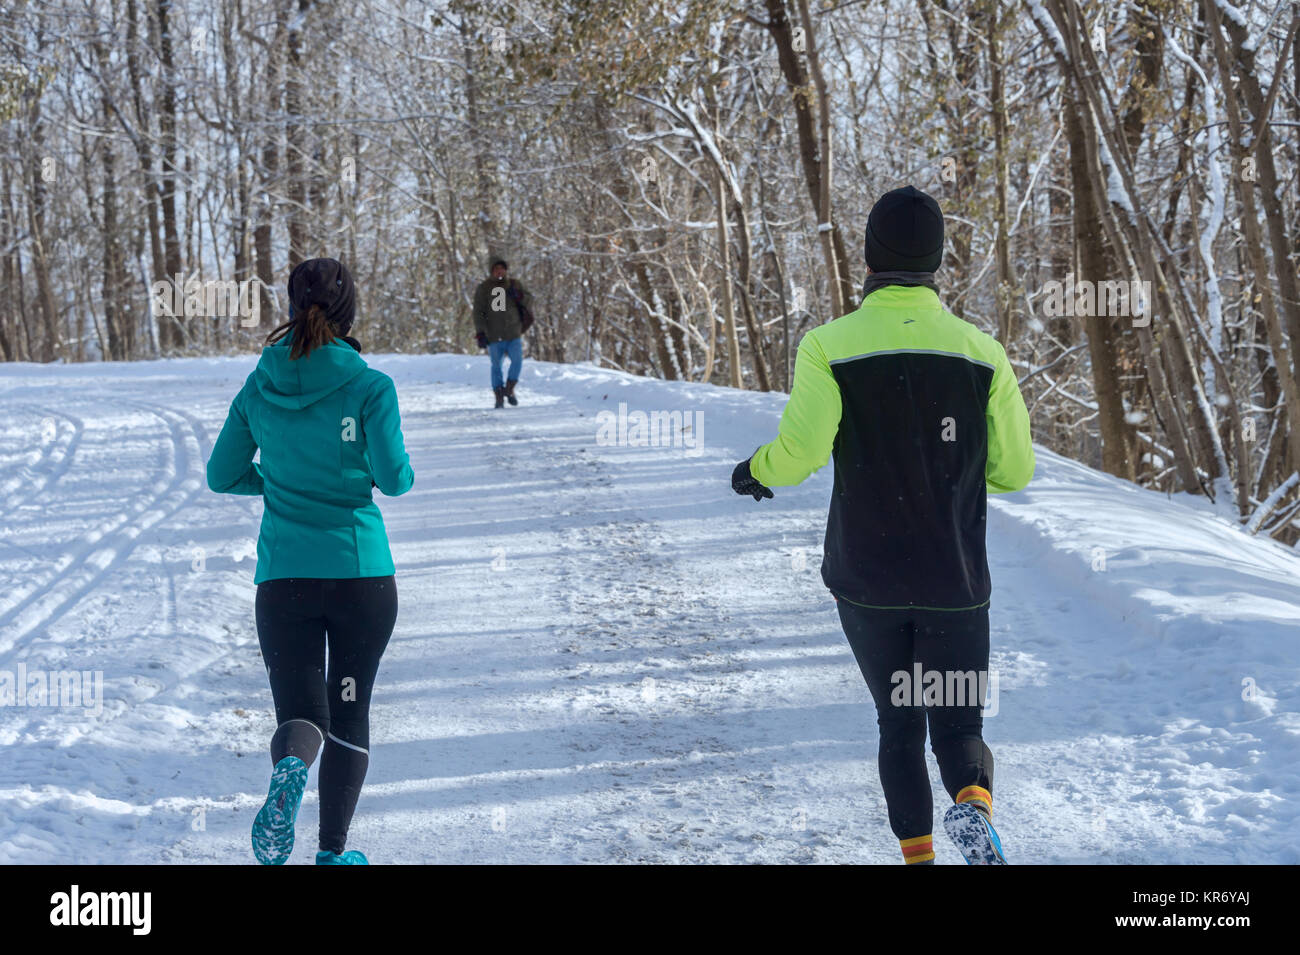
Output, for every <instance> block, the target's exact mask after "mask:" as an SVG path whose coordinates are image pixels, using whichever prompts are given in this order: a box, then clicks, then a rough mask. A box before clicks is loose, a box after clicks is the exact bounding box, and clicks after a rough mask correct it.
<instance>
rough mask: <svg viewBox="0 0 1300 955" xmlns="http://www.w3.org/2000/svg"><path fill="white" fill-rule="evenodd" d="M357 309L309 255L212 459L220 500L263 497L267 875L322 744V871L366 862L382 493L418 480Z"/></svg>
mask: <svg viewBox="0 0 1300 955" xmlns="http://www.w3.org/2000/svg"><path fill="white" fill-rule="evenodd" d="M355 311H356V301H355V293H354V289H353V285H352V277H351V276H350V275H349V274H348V270H347V269H346V268H344V267H343V265H342V264H341V263H339V262H336V261H335V260H334V259H310V260H308V261H306V262H303V263H302V264H301V265H299V266H298V267H297V268H295V269H294V270H293V273H292V274H291V275H290V276H289V321H288V322H286V323H285V324H284V325H281V326H280V327H279V328H277V329H275V331H273V332H271V334H270V335H269V336H267V347H265V348H263V349H262V357H261V360H260V361H259V362H258V363H257V368H256V370H255V371H254V372H253V373H252V374H251V375H249V376H248V380H247V381H246V382H244V387H243V388H242V389H240V392H239V394H238V395H236V396H235V400H234V401H233V402H232V403H231V405H230V413H229V415H228V416H227V417H226V423H225V426H224V427H223V428H222V429H221V435H220V436H219V437H218V438H217V443H216V446H215V447H213V449H212V458H211V459H210V460H209V461H208V487H210V488H211V489H212V490H214V491H217V492H219V493H226V494H260V495H262V498H263V501H264V503H265V510H264V511H263V514H262V528H261V533H260V534H259V535H258V539H257V575H256V577H255V578H254V582H255V583H256V584H257V609H256V616H257V637H258V641H259V642H260V643H261V646H262V658H263V660H264V661H265V663H266V670H267V674H268V675H269V677H270V680H271V695H272V697H273V699H274V700H275V717H276V722H277V723H278V724H279V727H278V728H277V729H276V731H275V735H274V736H272V737H271V762H272V763H273V764H274V766H275V769H274V771H273V772H272V774H271V786H270V792H269V793H268V794H267V797H266V804H265V805H264V806H263V807H262V809H261V811H260V812H258V814H257V818H256V819H255V820H254V822H253V853H254V855H256V856H257V859H258V861H259V862H261V863H263V864H265V865H282V864H284V862H285V860H287V859H288V858H289V853H290V852H292V851H293V840H294V821H295V819H296V818H297V815H298V806H299V805H300V804H301V802H302V793H303V787H304V786H305V785H306V782H307V768H308V767H309V766H310V765H311V764H312V762H313V761H314V760H315V759H316V754H317V753H318V752H320V751H321V749H322V747H323V748H324V754H323V755H322V757H321V768H320V851H319V852H317V853H316V864H317V865H367V864H368V863H367V861H366V857H365V856H364V855H362V854H361V853H360V852H357V851H356V850H350V851H344V843H345V842H346V840H347V834H348V825H349V824H350V823H351V821H352V814H353V812H354V811H355V810H356V806H357V797H358V796H359V795H360V794H361V784H362V782H363V781H364V780H365V776H366V767H367V764H368V763H369V754H368V747H369V745H370V721H369V720H370V717H369V712H370V693H371V689H372V687H373V685H374V680H375V674H376V673H377V672H378V670H379V658H380V656H381V655H382V654H383V652H384V648H385V647H386V646H387V645H388V640H389V637H390V636H392V633H393V624H394V622H395V621H396V619H397V586H396V582H395V580H394V578H393V572H394V568H393V558H392V554H391V553H390V552H389V549H388V535H387V533H386V532H385V530H384V519H383V516H382V515H381V514H380V513H379V508H378V506H377V505H376V504H375V502H374V500H373V498H372V493H373V488H376V487H377V488H378V489H379V490H380V491H381V492H383V493H384V494H387V495H389V496H390V497H396V496H397V495H399V494H405V493H406V492H407V491H409V490H410V489H411V484H412V483H413V481H414V478H415V475H414V473H413V472H412V470H411V463H410V457H409V456H408V455H407V453H406V448H405V445H404V443H403V441H402V429H401V421H400V418H399V416H398V411H397V391H396V389H395V388H394V387H393V381H392V379H391V378H389V377H388V376H387V375H385V374H382V373H381V372H378V371H374V370H372V369H370V368H368V367H367V366H366V363H365V361H364V360H363V359H362V358H361V346H360V345H359V344H358V343H357V341H356V339H353V338H350V337H348V332H349V331H351V328H352V320H353V317H354V315H355ZM258 451H260V452H261V460H260V463H255V462H254V461H253V455H254V454H255V453H257V452H258ZM327 648H328V651H329V655H328V667H327V665H326V649H327Z"/></svg>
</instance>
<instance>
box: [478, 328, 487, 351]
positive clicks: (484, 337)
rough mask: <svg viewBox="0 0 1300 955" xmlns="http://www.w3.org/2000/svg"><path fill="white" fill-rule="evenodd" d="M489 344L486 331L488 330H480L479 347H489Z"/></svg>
mask: <svg viewBox="0 0 1300 955" xmlns="http://www.w3.org/2000/svg"><path fill="white" fill-rule="evenodd" d="M487 346H488V340H487V333H486V332H479V333H478V347H479V348H487Z"/></svg>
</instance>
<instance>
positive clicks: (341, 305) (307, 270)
mask: <svg viewBox="0 0 1300 955" xmlns="http://www.w3.org/2000/svg"><path fill="white" fill-rule="evenodd" d="M313 305H319V306H320V307H321V309H322V310H323V311H324V312H325V319H326V321H328V322H329V323H330V325H332V326H333V327H334V329H335V330H336V332H337V333H338V334H339V335H340V336H342V335H346V334H347V333H348V332H349V331H351V329H352V320H353V319H354V318H356V310H357V299H356V289H355V288H354V287H353V285H352V276H351V275H350V274H349V273H348V270H347V268H346V267H345V266H344V265H343V263H342V262H339V261H338V260H337V259H308V260H307V261H306V262H302V263H299V265H298V267H297V268H296V269H294V270H293V272H291V273H290V275H289V314H290V317H294V316H296V315H299V314H301V313H303V312H305V311H307V309H309V308H310V307H311V306H313Z"/></svg>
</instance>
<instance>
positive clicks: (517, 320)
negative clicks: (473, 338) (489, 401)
mask: <svg viewBox="0 0 1300 955" xmlns="http://www.w3.org/2000/svg"><path fill="white" fill-rule="evenodd" d="M507 271H508V266H507V264H506V261H505V259H494V260H493V261H492V269H491V274H490V275H489V276H488V277H487V278H485V279H484V280H483V281H482V282H480V283H479V284H478V288H476V289H475V290H474V329H475V331H476V333H477V338H478V347H479V348H486V349H487V350H488V358H489V360H490V361H491V363H492V394H493V396H494V397H495V398H496V405H495V407H497V408H501V407H504V405H505V403H506V402H507V401H508V402H510V404H512V405H517V404H519V399H518V398H517V397H515V385H517V384H518V383H519V372H520V370H521V369H522V367H523V363H524V343H523V334H524V332H526V331H528V329H529V327H530V326H531V325H532V324H533V314H532V302H533V297H532V295H530V294H529V293H528V290H527V289H525V288H524V287H523V285H521V284H520V283H519V282H518V281H517V280H515V279H512V278H507V277H506V273H507ZM504 358H509V359H510V367H509V369H508V370H507V371H506V374H505V377H504V378H503V377H502V375H501V361H502V359H504Z"/></svg>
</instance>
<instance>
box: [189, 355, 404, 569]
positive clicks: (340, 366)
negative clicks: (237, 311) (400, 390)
mask: <svg viewBox="0 0 1300 955" xmlns="http://www.w3.org/2000/svg"><path fill="white" fill-rule="evenodd" d="M259 451H260V460H259V461H257V462H255V461H254V460H253V456H254V455H255V454H257V453H258V452H259ZM207 477H208V487H210V488H211V489H212V490H214V491H217V492H218V493H224V494H260V495H262V498H263V501H264V503H265V509H264V511H263V513H262V528H261V533H260V534H259V535H258V538H257V574H256V576H255V577H254V582H255V583H259V584H260V583H262V582H263V581H265V580H277V579H279V578H283V577H327V578H340V577H385V576H388V575H389V574H391V573H393V572H394V567H393V557H392V553H391V552H390V550H389V547H388V534H387V532H386V531H385V529H384V518H383V515H382V514H380V512H379V507H378V505H376V504H375V502H374V499H373V497H372V490H373V487H378V488H379V490H380V491H382V492H383V493H384V494H387V495H388V496H390V497H396V496H397V495H399V494H405V493H406V492H407V491H409V490H410V489H411V485H412V484H413V483H414V481H415V473H414V472H413V471H412V470H411V459H410V456H409V455H408V454H407V453H406V447H405V444H404V442H403V440H402V427H401V418H400V416H399V415H398V410H397V389H396V388H395V387H394V386H393V380H392V379H391V378H389V377H388V376H387V375H385V374H383V373H382V372H378V371H375V370H374V369H372V368H369V367H367V365H366V363H365V361H364V359H362V357H361V355H360V354H359V353H358V352H357V351H356V350H355V349H354V348H353V347H352V346H351V345H348V344H346V343H345V342H343V341H341V340H336V341H334V342H331V343H330V344H328V345H323V346H321V347H320V348H317V349H315V350H314V351H313V352H312V353H311V354H310V355H308V356H306V357H305V358H299V359H298V360H297V361H292V360H290V358H289V337H287V336H286V337H285V338H284V339H282V340H281V341H279V342H277V343H276V344H275V345H271V346H269V347H267V348H263V349H262V357H261V360H260V361H258V363H257V368H256V370H254V371H253V373H252V374H251V375H249V376H248V380H247V381H245V382H244V387H243V388H241V389H240V391H239V394H237V395H236V396H235V400H234V401H233V402H231V405H230V413H229V414H228V415H227V416H226V423H225V425H224V426H223V427H222V429H221V434H220V436H219V437H218V438H217V443H216V445H215V446H214V447H213V449H212V457H211V458H210V459H209V460H208V470H207ZM372 485H373V486H372Z"/></svg>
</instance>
